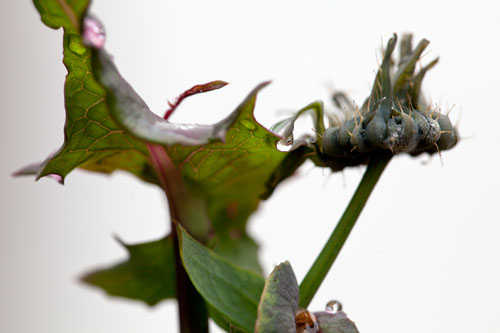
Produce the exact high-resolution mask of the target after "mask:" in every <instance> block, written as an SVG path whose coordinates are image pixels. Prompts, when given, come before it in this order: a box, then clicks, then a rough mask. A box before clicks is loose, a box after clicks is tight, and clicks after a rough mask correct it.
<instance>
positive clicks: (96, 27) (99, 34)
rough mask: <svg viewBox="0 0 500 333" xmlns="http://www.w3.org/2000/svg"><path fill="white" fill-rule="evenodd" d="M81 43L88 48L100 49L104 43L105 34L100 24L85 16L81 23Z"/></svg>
mask: <svg viewBox="0 0 500 333" xmlns="http://www.w3.org/2000/svg"><path fill="white" fill-rule="evenodd" d="M82 37H83V42H84V43H85V44H87V45H89V46H93V47H96V48H101V47H103V46H104V42H105V41H106V33H105V32H104V27H103V25H102V23H101V22H99V21H98V20H97V19H96V18H94V17H90V16H87V17H86V18H85V20H84V21H83V36H82Z"/></svg>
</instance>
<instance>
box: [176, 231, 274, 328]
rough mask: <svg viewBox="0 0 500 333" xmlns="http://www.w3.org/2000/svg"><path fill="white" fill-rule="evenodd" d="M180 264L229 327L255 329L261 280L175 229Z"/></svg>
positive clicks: (261, 285)
mask: <svg viewBox="0 0 500 333" xmlns="http://www.w3.org/2000/svg"><path fill="white" fill-rule="evenodd" d="M177 231H178V235H179V247H180V253H181V258H182V262H183V264H184V267H185V268H186V271H187V273H188V275H189V278H190V279H191V281H192V282H193V284H194V286H195V287H196V289H197V290H198V292H199V293H200V294H201V295H202V296H203V298H204V299H205V300H206V301H207V303H209V304H210V305H211V306H212V307H214V308H215V309H216V310H217V311H218V312H219V313H220V315H221V316H223V317H225V318H226V320H228V321H229V322H230V323H231V324H232V325H234V326H236V327H238V328H241V329H243V330H245V331H247V332H251V331H253V329H254V325H255V320H256V318H257V306H258V304H259V299H260V295H261V293H262V289H263V288H264V279H262V278H261V277H260V276H258V275H256V274H254V273H252V272H250V271H247V270H244V269H241V268H239V267H237V266H235V265H233V264H231V263H229V262H228V261H227V260H226V259H224V258H222V257H221V256H219V255H217V254H216V253H214V252H213V251H212V250H210V249H208V248H207V247H205V246H203V245H202V244H200V243H198V242H197V241H196V240H194V239H193V238H192V237H191V236H189V235H188V234H187V232H186V231H185V230H184V229H183V228H182V227H180V226H179V227H178V228H177Z"/></svg>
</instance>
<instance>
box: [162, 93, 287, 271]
mask: <svg viewBox="0 0 500 333" xmlns="http://www.w3.org/2000/svg"><path fill="white" fill-rule="evenodd" d="M262 87H263V85H260V86H258V87H257V88H255V89H254V90H253V91H252V92H251V93H250V94H249V95H248V97H247V98H246V99H245V100H244V101H243V102H242V103H241V104H240V105H239V106H238V108H237V112H238V113H239V116H238V118H237V119H236V121H235V123H234V125H233V126H232V127H231V128H230V129H229V130H228V132H227V134H226V140H225V143H222V142H213V143H210V144H207V145H203V146H194V147H185V146H181V145H173V146H168V147H166V149H167V152H168V154H169V156H170V157H171V158H172V160H173V161H174V163H175V164H176V165H178V167H179V168H180V170H181V172H182V176H183V178H184V179H186V180H187V181H188V182H190V183H193V184H196V185H197V189H198V190H199V191H200V192H201V193H203V195H204V196H205V197H206V198H207V209H208V216H209V218H210V220H211V221H212V224H213V227H214V229H215V232H216V235H217V239H216V240H215V242H216V244H215V248H216V249H221V250H223V249H226V248H229V247H233V249H234V250H233V253H243V252H247V251H248V249H251V248H252V247H253V246H252V245H251V244H250V247H247V248H246V249H243V248H242V249H238V248H235V247H243V246H244V245H245V244H249V243H248V242H247V241H246V239H247V238H248V236H247V235H246V231H245V229H246V222H247V220H248V217H249V216H250V214H251V213H253V212H254V211H255V210H256V209H257V207H258V205H259V202H260V200H261V199H260V196H261V195H262V194H263V193H264V192H266V190H267V189H266V182H267V180H268V179H269V177H270V176H271V174H272V173H273V172H274V170H275V169H276V168H277V167H278V166H279V165H280V163H281V161H282V160H283V159H284V158H285V156H286V155H287V153H284V152H280V151H278V150H277V149H276V143H277V141H278V140H279V137H277V136H276V135H274V134H272V133H271V132H269V131H268V130H266V129H265V128H264V127H262V126H261V125H260V124H259V123H258V122H257V121H256V120H255V118H254V116H253V110H254V107H255V102H256V96H257V92H258V91H259V90H260V89H261V88H262ZM224 242H226V244H223V243H224ZM217 243H218V244H217ZM255 249H256V247H255ZM225 252H226V253H229V252H231V251H225ZM220 253H221V254H222V253H223V252H220ZM253 257H254V259H252V260H251V261H253V262H257V259H256V253H254V254H253ZM251 261H247V260H245V261H241V260H236V261H235V262H237V263H238V264H239V265H243V266H245V267H247V268H250V269H252V270H254V271H260V269H259V268H258V267H256V266H255V265H253V264H251Z"/></svg>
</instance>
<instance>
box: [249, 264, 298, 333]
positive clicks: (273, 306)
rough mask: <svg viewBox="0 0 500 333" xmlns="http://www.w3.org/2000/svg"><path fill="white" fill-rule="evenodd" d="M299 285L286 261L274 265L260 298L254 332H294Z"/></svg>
mask: <svg viewBox="0 0 500 333" xmlns="http://www.w3.org/2000/svg"><path fill="white" fill-rule="evenodd" d="M298 306H299V285H298V283H297V279H296V278H295V273H294V272H293V269H292V266H291V265H290V263H289V262H288V261H285V262H284V263H282V264H280V265H278V266H276V267H275V268H274V270H273V271H272V273H271V275H269V277H268V279H267V280H266V285H265V287H264V291H263V292H262V296H261V298H260V303H259V310H258V319H257V322H256V324H255V332H256V333H276V332H283V333H295V332H296V325H295V313H296V312H297V309H298Z"/></svg>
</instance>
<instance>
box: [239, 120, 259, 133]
mask: <svg viewBox="0 0 500 333" xmlns="http://www.w3.org/2000/svg"><path fill="white" fill-rule="evenodd" d="M240 124H241V125H242V126H243V127H245V128H248V129H249V130H251V131H252V130H254V129H255V124H254V123H253V122H252V121H250V120H248V119H241V120H240Z"/></svg>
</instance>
